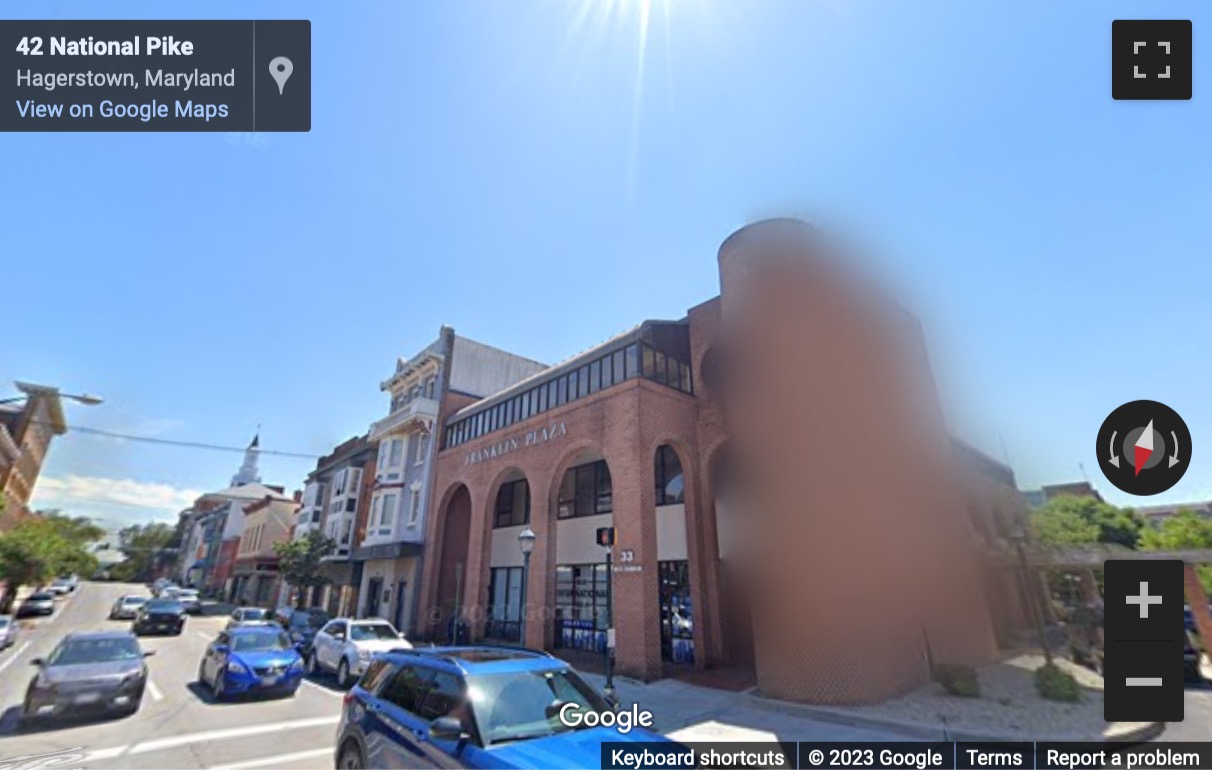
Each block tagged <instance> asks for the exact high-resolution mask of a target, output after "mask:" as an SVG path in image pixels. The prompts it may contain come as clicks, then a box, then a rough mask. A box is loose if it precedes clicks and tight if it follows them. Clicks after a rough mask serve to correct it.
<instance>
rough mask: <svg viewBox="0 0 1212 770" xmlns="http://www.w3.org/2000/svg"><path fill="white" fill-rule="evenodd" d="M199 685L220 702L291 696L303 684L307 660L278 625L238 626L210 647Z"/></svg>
mask: <svg viewBox="0 0 1212 770" xmlns="http://www.w3.org/2000/svg"><path fill="white" fill-rule="evenodd" d="M198 682H199V683H201V684H203V685H206V686H208V687H210V691H211V695H212V696H213V697H214V699H215V700H216V701H221V700H223V699H224V698H227V697H229V696H233V695H247V694H262V693H264V694H274V695H284V696H291V695H294V694H295V692H297V691H298V689H299V685H300V684H301V683H302V682H303V657H302V656H301V655H299V651H298V650H297V649H295V645H294V642H292V641H291V639H290V636H288V635H287V634H286V632H285V631H283V630H282V629H281V628H278V627H277V626H237V627H234V628H231V629H229V630H226V631H223V632H222V633H220V634H219V636H218V637H216V638H215V640H214V641H213V642H211V643H210V645H209V646H208V647H207V648H206V652H205V653H204V654H203V656H202V663H201V664H200V665H199V666H198Z"/></svg>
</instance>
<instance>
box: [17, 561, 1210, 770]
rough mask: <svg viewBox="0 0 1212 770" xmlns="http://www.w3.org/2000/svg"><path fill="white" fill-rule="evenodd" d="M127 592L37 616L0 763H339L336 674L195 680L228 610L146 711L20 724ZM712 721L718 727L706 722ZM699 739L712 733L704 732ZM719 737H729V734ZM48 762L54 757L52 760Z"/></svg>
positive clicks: (1202, 700)
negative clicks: (82, 634)
mask: <svg viewBox="0 0 1212 770" xmlns="http://www.w3.org/2000/svg"><path fill="white" fill-rule="evenodd" d="M124 593H145V589H144V588H143V587H142V586H132V585H121V584H112V583H83V584H81V586H80V588H79V589H78V590H77V591H76V593H75V594H74V595H73V596H71V597H69V598H67V599H64V600H62V603H61V606H60V607H59V609H58V610H57V612H56V614H55V615H54V616H52V617H50V618H47V619H43V620H35V621H29V624H30V625H31V626H33V628H30V629H28V630H25V631H24V633H23V636H22V638H21V639H20V641H18V642H17V644H16V645H14V646H13V647H12V648H11V649H9V650H7V651H5V652H3V653H0V706H2V707H3V712H2V715H0V767H4V768H6V769H7V768H9V767H21V766H26V765H24V763H19V764H11V765H10V764H9V763H14V762H15V761H17V760H19V758H20V759H24V760H26V761H28V762H29V763H30V764H29V765H28V766H30V767H33V766H39V763H38V762H37V761H36V760H34V759H33V758H34V757H37V756H45V755H51V754H53V755H56V757H61V758H62V759H61V764H62V766H64V767H78V768H91V769H99V768H132V769H134V768H148V769H149V770H150V769H151V768H210V770H242V769H243V768H259V767H292V768H311V767H331V766H332V749H333V738H334V734H335V730H336V724H337V719H338V715H339V712H340V706H341V697H342V693H341V692H340V691H338V690H337V689H336V688H335V686H334V685H333V684H332V683H331V681H330V680H327V679H326V680H324V681H321V682H313V681H305V682H304V684H303V687H302V689H300V690H299V692H298V694H297V695H296V696H295V697H294V698H289V699H279V700H248V701H240V700H237V701H233V702H229V703H223V704H215V703H212V702H211V700H210V697H209V694H208V693H206V692H203V691H202V690H200V689H198V688H197V686H196V685H195V683H194V682H195V679H196V677H197V669H198V663H199V661H200V660H201V657H202V653H203V650H204V649H205V647H206V645H207V644H208V643H209V642H210V641H211V640H212V639H213V638H214V637H215V635H216V634H217V633H218V631H219V629H220V628H222V627H223V625H224V624H225V623H226V620H227V619H226V617H198V616H195V617H190V619H189V620H188V621H187V623H186V629H185V632H184V633H183V634H182V635H181V636H179V637H164V638H158V637H145V638H143V639H142V641H141V643H142V644H143V646H144V649H147V650H155V652H156V654H155V655H153V656H151V657H150V658H148V667H149V669H150V677H149V681H148V685H147V689H146V692H145V694H144V698H143V706H142V708H141V709H140V711H139V713H138V714H136V715H134V716H131V717H127V718H124V719H115V720H107V721H92V722H80V723H67V724H63V725H57V726H54V727H48V728H45V729H37V730H35V731H19V730H18V729H17V715H18V710H19V708H20V704H21V701H22V698H23V696H24V693H25V688H26V685H27V684H28V682H29V679H30V677H31V676H32V675H33V673H34V668H33V667H32V666H30V661H31V660H32V659H33V658H37V657H45V656H46V655H47V654H49V653H50V651H51V649H52V648H53V647H54V645H55V644H56V643H57V642H58V641H59V640H60V639H61V638H62V637H63V636H64V635H65V634H67V633H70V632H73V631H90V630H99V629H106V628H126V627H128V626H129V622H128V621H109V620H107V619H106V616H107V615H108V612H109V608H110V605H111V604H112V603H113V601H114V600H115V599H116V598H117V597H118V596H120V595H122V594H124ZM666 716H668V717H672V716H674V715H672V714H669V715H666ZM771 719H776V721H777V722H778V724H777V725H776V727H774V728H771V729H773V730H775V732H776V733H777V734H779V735H780V737H781V738H782V739H784V740H796V739H797V738H798V739H805V740H807V739H816V740H843V739H850V740H893V739H895V738H896V736H895V735H890V736H881V735H879V734H878V733H876V732H874V731H864V730H858V729H854V728H844V727H841V726H835V725H827V724H824V723H817V722H812V721H810V720H806V719H797V718H793V717H789V716H786V715H784V716H781V717H777V718H776V717H774V716H773V715H772V716H771ZM725 721H728V720H725ZM772 724H773V723H772ZM1209 724H1212V690H1188V692H1187V718H1186V720H1185V721H1184V722H1182V723H1175V724H1171V725H1169V726H1168V728H1167V730H1166V732H1165V734H1163V735H1162V736H1161V738H1160V740H1162V741H1177V740H1201V739H1204V738H1206V737H1207V726H1208V725H1209ZM708 728H711V726H710V725H707V726H706V727H705V728H704V729H708ZM712 729H714V730H715V731H716V732H718V731H719V726H718V725H717V726H716V727H715V728H711V729H708V732H709V733H710V732H711V731H712ZM687 735H689V733H688V734H687ZM685 739H687V738H686V737H683V740H685ZM694 739H695V740H706V739H708V738H706V737H704V736H703V735H698V734H697V733H696V737H695V738H694ZM711 739H713V740H727V738H724V737H722V736H720V735H713V736H712V737H711ZM749 739H750V740H759V739H760V738H756V737H750V738H749ZM68 756H70V757H71V759H68ZM44 764H45V765H47V766H50V765H51V764H52V763H51V761H50V758H49V757H47V758H46V761H45V762H44Z"/></svg>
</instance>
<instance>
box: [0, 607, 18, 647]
mask: <svg viewBox="0 0 1212 770" xmlns="http://www.w3.org/2000/svg"><path fill="white" fill-rule="evenodd" d="M15 641H17V624H16V622H14V619H13V616H12V615H0V650H6V649H8V648H9V647H12V646H13V642H15Z"/></svg>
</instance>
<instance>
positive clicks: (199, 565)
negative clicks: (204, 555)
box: [190, 559, 206, 569]
mask: <svg viewBox="0 0 1212 770" xmlns="http://www.w3.org/2000/svg"><path fill="white" fill-rule="evenodd" d="M205 566H206V559H198V560H197V561H196V562H194V566H192V567H190V569H202V568H204V567H205Z"/></svg>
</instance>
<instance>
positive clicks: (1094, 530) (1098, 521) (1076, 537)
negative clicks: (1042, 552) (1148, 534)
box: [1031, 495, 1145, 549]
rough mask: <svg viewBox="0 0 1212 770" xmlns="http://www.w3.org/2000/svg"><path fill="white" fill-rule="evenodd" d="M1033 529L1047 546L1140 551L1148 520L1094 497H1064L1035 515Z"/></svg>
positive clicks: (1046, 504) (1129, 509)
mask: <svg viewBox="0 0 1212 770" xmlns="http://www.w3.org/2000/svg"><path fill="white" fill-rule="evenodd" d="M1031 522H1032V526H1033V528H1034V529H1035V533H1036V536H1037V538H1038V539H1039V541H1040V542H1041V543H1043V544H1044V545H1056V546H1068V545H1088V544H1091V543H1111V544H1115V545H1122V546H1124V547H1125V548H1133V549H1134V548H1136V546H1137V543H1138V541H1139V540H1140V535H1141V532H1142V530H1144V529H1145V524H1144V521H1143V520H1142V519H1141V518H1140V516H1138V515H1137V514H1136V512H1135V511H1133V510H1132V509H1131V508H1118V507H1116V506H1114V505H1111V504H1110V503H1105V502H1103V501H1101V500H1098V499H1095V498H1093V497H1077V496H1071V495H1064V496H1061V497H1055V498H1053V499H1051V500H1049V501H1048V502H1046V503H1044V504H1043V505H1042V506H1040V507H1039V508H1037V509H1035V510H1034V511H1033V512H1032V513H1031Z"/></svg>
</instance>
